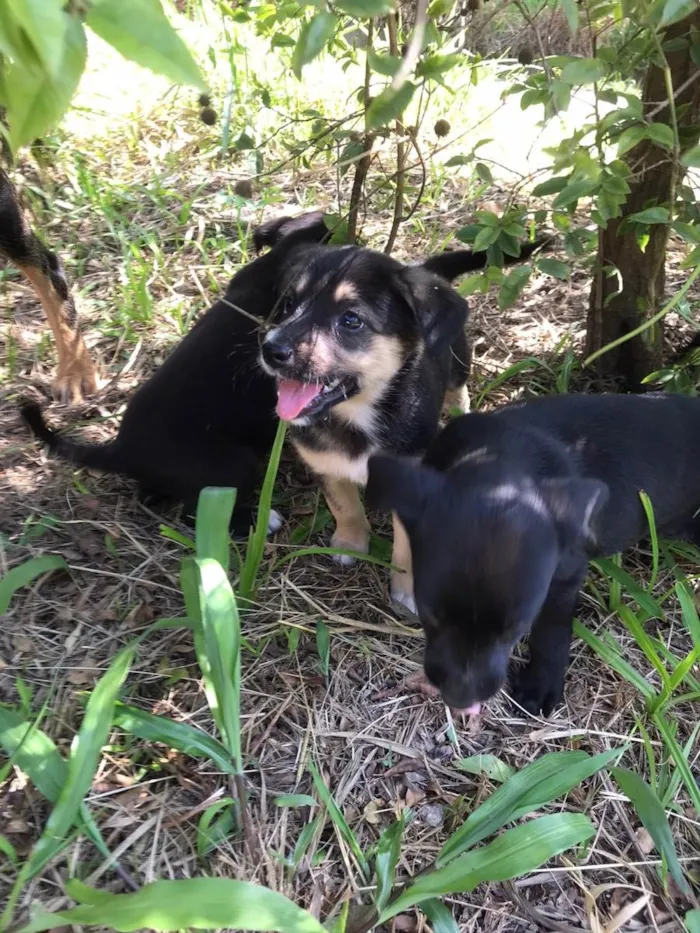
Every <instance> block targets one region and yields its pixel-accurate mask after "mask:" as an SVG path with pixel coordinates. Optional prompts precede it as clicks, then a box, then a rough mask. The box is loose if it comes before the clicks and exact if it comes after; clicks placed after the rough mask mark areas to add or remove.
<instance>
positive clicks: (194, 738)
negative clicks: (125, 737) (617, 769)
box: [114, 703, 235, 774]
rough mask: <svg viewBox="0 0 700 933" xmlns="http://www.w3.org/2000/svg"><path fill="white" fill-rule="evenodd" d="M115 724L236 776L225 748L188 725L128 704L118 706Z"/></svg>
mask: <svg viewBox="0 0 700 933" xmlns="http://www.w3.org/2000/svg"><path fill="white" fill-rule="evenodd" d="M114 725H115V726H116V727H117V728H119V729H123V730H124V732H128V733H129V735H134V736H136V737H137V738H139V739H145V741H147V742H161V743H162V744H163V745H167V746H168V748H174V749H177V751H179V752H182V753H183V755H189V756H190V757H191V758H208V759H209V760H210V761H213V762H214V764H215V765H216V767H217V768H218V769H219V770H220V771H223V772H224V773H226V774H234V773H235V768H234V766H233V762H232V761H231V756H230V754H229V753H228V751H227V750H226V747H225V746H224V745H222V744H221V742H219V741H217V739H215V738H213V737H212V736H210V735H207V733H206V732H202V731H201V729H195V728H194V726H189V725H187V724H186V723H182V722H174V721H173V720H172V719H166V717H165V716H155V715H154V714H153V713H148V712H146V711H145V710H142V709H138V708H137V707H135V706H129V705H127V704H126V703H117V705H116V708H115V711H114Z"/></svg>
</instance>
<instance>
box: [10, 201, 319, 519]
mask: <svg viewBox="0 0 700 933" xmlns="http://www.w3.org/2000/svg"><path fill="white" fill-rule="evenodd" d="M283 222H284V223H285V224H286V228H285V231H286V234H287V235H285V236H284V238H282V239H281V240H280V242H279V243H278V245H277V246H275V248H274V249H272V250H271V251H270V252H269V253H267V254H266V255H265V256H262V257H260V258H258V259H256V260H255V261H254V262H252V263H249V264H248V265H246V266H244V267H243V268H242V269H240V270H239V271H238V272H237V273H236V275H235V276H234V277H233V279H232V280H231V282H230V283H229V285H228V288H227V290H226V293H225V296H224V298H222V299H220V300H219V301H217V302H216V303H215V304H214V305H213V307H212V308H210V310H209V311H208V312H207V313H206V314H205V315H204V316H203V317H202V318H201V320H200V321H198V323H197V324H196V325H195V326H194V327H193V329H192V330H191V331H190V333H189V334H187V336H186V337H185V338H184V339H183V340H182V341H181V342H180V343H179V344H178V346H177V347H176V348H175V350H173V352H172V353H171V354H170V356H169V357H168V358H167V359H166V361H165V362H164V363H163V365H162V366H161V367H160V368H159V369H158V370H157V371H156V372H155V373H154V375H153V376H152V377H151V378H150V379H149V380H148V382H146V383H145V384H144V385H143V386H141V387H140V388H139V389H138V390H137V392H136V393H135V395H134V396H133V398H132V399H131V400H130V401H129V404H128V406H127V409H126V411H125V413H124V417H123V418H122V422H121V425H120V427H119V433H118V434H117V436H116V437H115V439H114V440H113V441H110V442H109V443H106V444H88V443H81V442H79V441H74V440H71V439H69V438H66V437H63V436H62V435H60V434H58V433H56V432H55V431H53V430H51V429H50V428H49V427H48V426H47V425H46V423H45V421H44V418H43V416H42V414H41V411H40V410H39V408H38V406H36V405H33V404H29V405H25V406H24V408H23V410H22V414H23V417H24V419H25V421H26V422H27V423H28V425H29V427H30V428H31V429H32V431H33V432H34V434H35V435H36V436H37V437H38V438H39V439H40V440H42V441H43V442H44V443H45V444H46V445H47V446H48V447H49V449H50V450H51V451H52V452H53V453H54V454H56V455H57V456H59V457H61V458H63V459H64V460H68V461H70V462H71V463H74V464H76V465H78V466H83V467H88V468H90V469H96V470H101V471H104V472H108V473H121V474H123V475H125V476H129V477H131V478H133V479H135V480H137V481H138V483H139V487H140V492H141V495H142V496H144V497H146V498H150V499H152V500H166V501H167V500H174V501H180V502H183V503H184V505H185V513H186V514H189V515H193V514H194V512H195V510H196V505H197V498H198V496H199V493H200V491H201V489H202V488H203V487H204V486H234V487H236V488H237V490H238V496H237V504H236V510H235V512H234V525H233V527H234V530H236V531H238V532H240V533H243V534H246V533H247V529H248V525H249V523H250V520H251V514H250V506H251V504H252V496H253V493H254V491H255V486H256V480H257V478H258V475H259V468H260V467H261V465H262V464H263V463H264V461H265V459H266V458H267V455H268V453H269V451H270V448H271V446H272V441H273V439H274V436H275V431H276V427H277V419H276V417H275V401H276V385H275V382H274V380H273V379H271V378H270V377H269V376H267V375H266V374H265V373H263V372H262V371H261V370H260V368H259V366H258V365H257V358H258V352H259V346H260V327H259V324H258V323H257V321H256V320H255V317H254V318H253V319H251V317H249V316H248V315H253V316H257V317H259V318H263V319H265V318H267V317H269V315H271V314H272V312H273V310H274V308H275V305H276V303H277V301H278V299H279V295H280V292H279V285H280V282H281V281H282V280H283V278H284V276H285V274H286V270H287V268H288V265H289V263H290V262H294V261H298V260H299V258H300V256H301V255H303V254H304V252H305V251H306V250H308V249H309V248H310V247H311V246H313V245H315V243H316V242H317V241H320V240H323V239H325V238H326V237H327V236H328V231H327V230H326V228H325V227H324V226H323V225H320V226H319V225H318V224H316V225H315V226H310V225H309V224H308V223H301V224H299V225H298V226H297V225H295V224H294V223H293V221H290V219H289V218H282V219H281V220H280V221H275V222H273V223H270V224H267V225H266V226H265V228H264V229H263V230H262V231H261V232H260V233H259V234H258V235H259V237H260V238H263V240H264V241H266V242H267V241H273V240H275V239H279V237H278V228H279V226H280V225H281V224H282V223H283Z"/></svg>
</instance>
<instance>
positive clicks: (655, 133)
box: [646, 123, 675, 149]
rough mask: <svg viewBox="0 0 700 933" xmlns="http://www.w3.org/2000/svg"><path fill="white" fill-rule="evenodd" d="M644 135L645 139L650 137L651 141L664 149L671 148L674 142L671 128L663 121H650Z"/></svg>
mask: <svg viewBox="0 0 700 933" xmlns="http://www.w3.org/2000/svg"><path fill="white" fill-rule="evenodd" d="M646 135H647V139H651V140H652V142H655V143H657V144H658V145H659V146H663V147H664V149H673V144H674V142H675V140H674V138H673V130H672V129H671V127H670V126H667V125H666V124H665V123H650V124H649V126H648V127H647V132H646Z"/></svg>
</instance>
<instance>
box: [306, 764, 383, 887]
mask: <svg viewBox="0 0 700 933" xmlns="http://www.w3.org/2000/svg"><path fill="white" fill-rule="evenodd" d="M308 769H309V773H310V774H311V777H312V778H313V781H314V784H315V785H316V791H317V792H318V796H319V797H320V798H321V801H322V802H323V804H324V805H325V807H326V810H328V815H329V816H330V818H331V821H332V823H333V825H334V826H335V829H336V832H337V833H338V835H339V836H340V837H341V839H343V841H344V842H345V843H346V845H347V846H348V848H349V849H350V851H351V852H352V854H353V855H354V856H355V861H356V862H357V864H358V866H359V868H360V871H361V872H362V874H363V875H364V877H365V880H366V881H369V877H370V871H369V865H368V864H367V859H366V858H365V855H364V852H363V851H362V847H361V846H360V843H359V842H358V841H357V836H356V835H355V833H354V832H353V831H352V829H350V826H349V824H348V822H347V820H346V819H345V817H344V816H343V814H342V813H341V811H340V808H339V806H338V804H337V803H336V802H335V800H334V799H333V795H332V794H331V792H330V790H329V789H328V788H327V787H326V782H325V781H324V780H323V778H322V777H321V773H320V771H319V770H318V768H317V767H316V765H315V764H314V763H313V762H312V761H310V762H309V763H308Z"/></svg>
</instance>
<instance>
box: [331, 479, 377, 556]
mask: <svg viewBox="0 0 700 933" xmlns="http://www.w3.org/2000/svg"><path fill="white" fill-rule="evenodd" d="M323 487H324V490H325V493H326V501H327V502H328V508H329V509H330V510H331V513H332V515H333V518H334V519H335V522H336V528H335V533H334V535H333V537H332V538H331V547H337V548H343V549H344V550H347V551H359V552H360V553H361V554H366V553H367V551H368V550H369V522H368V521H367V516H366V515H365V509H364V506H363V504H362V500H361V498H360V491H359V489H358V487H357V486H356V485H355V483H351V482H350V481H349V480H347V479H339V478H338V477H335V476H324V477H323ZM334 560H335V561H337V563H339V564H342V565H343V566H344V567H349V566H350V565H351V564H353V563H354V558H352V557H346V556H345V555H342V554H338V555H336V556H335V557H334Z"/></svg>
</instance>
